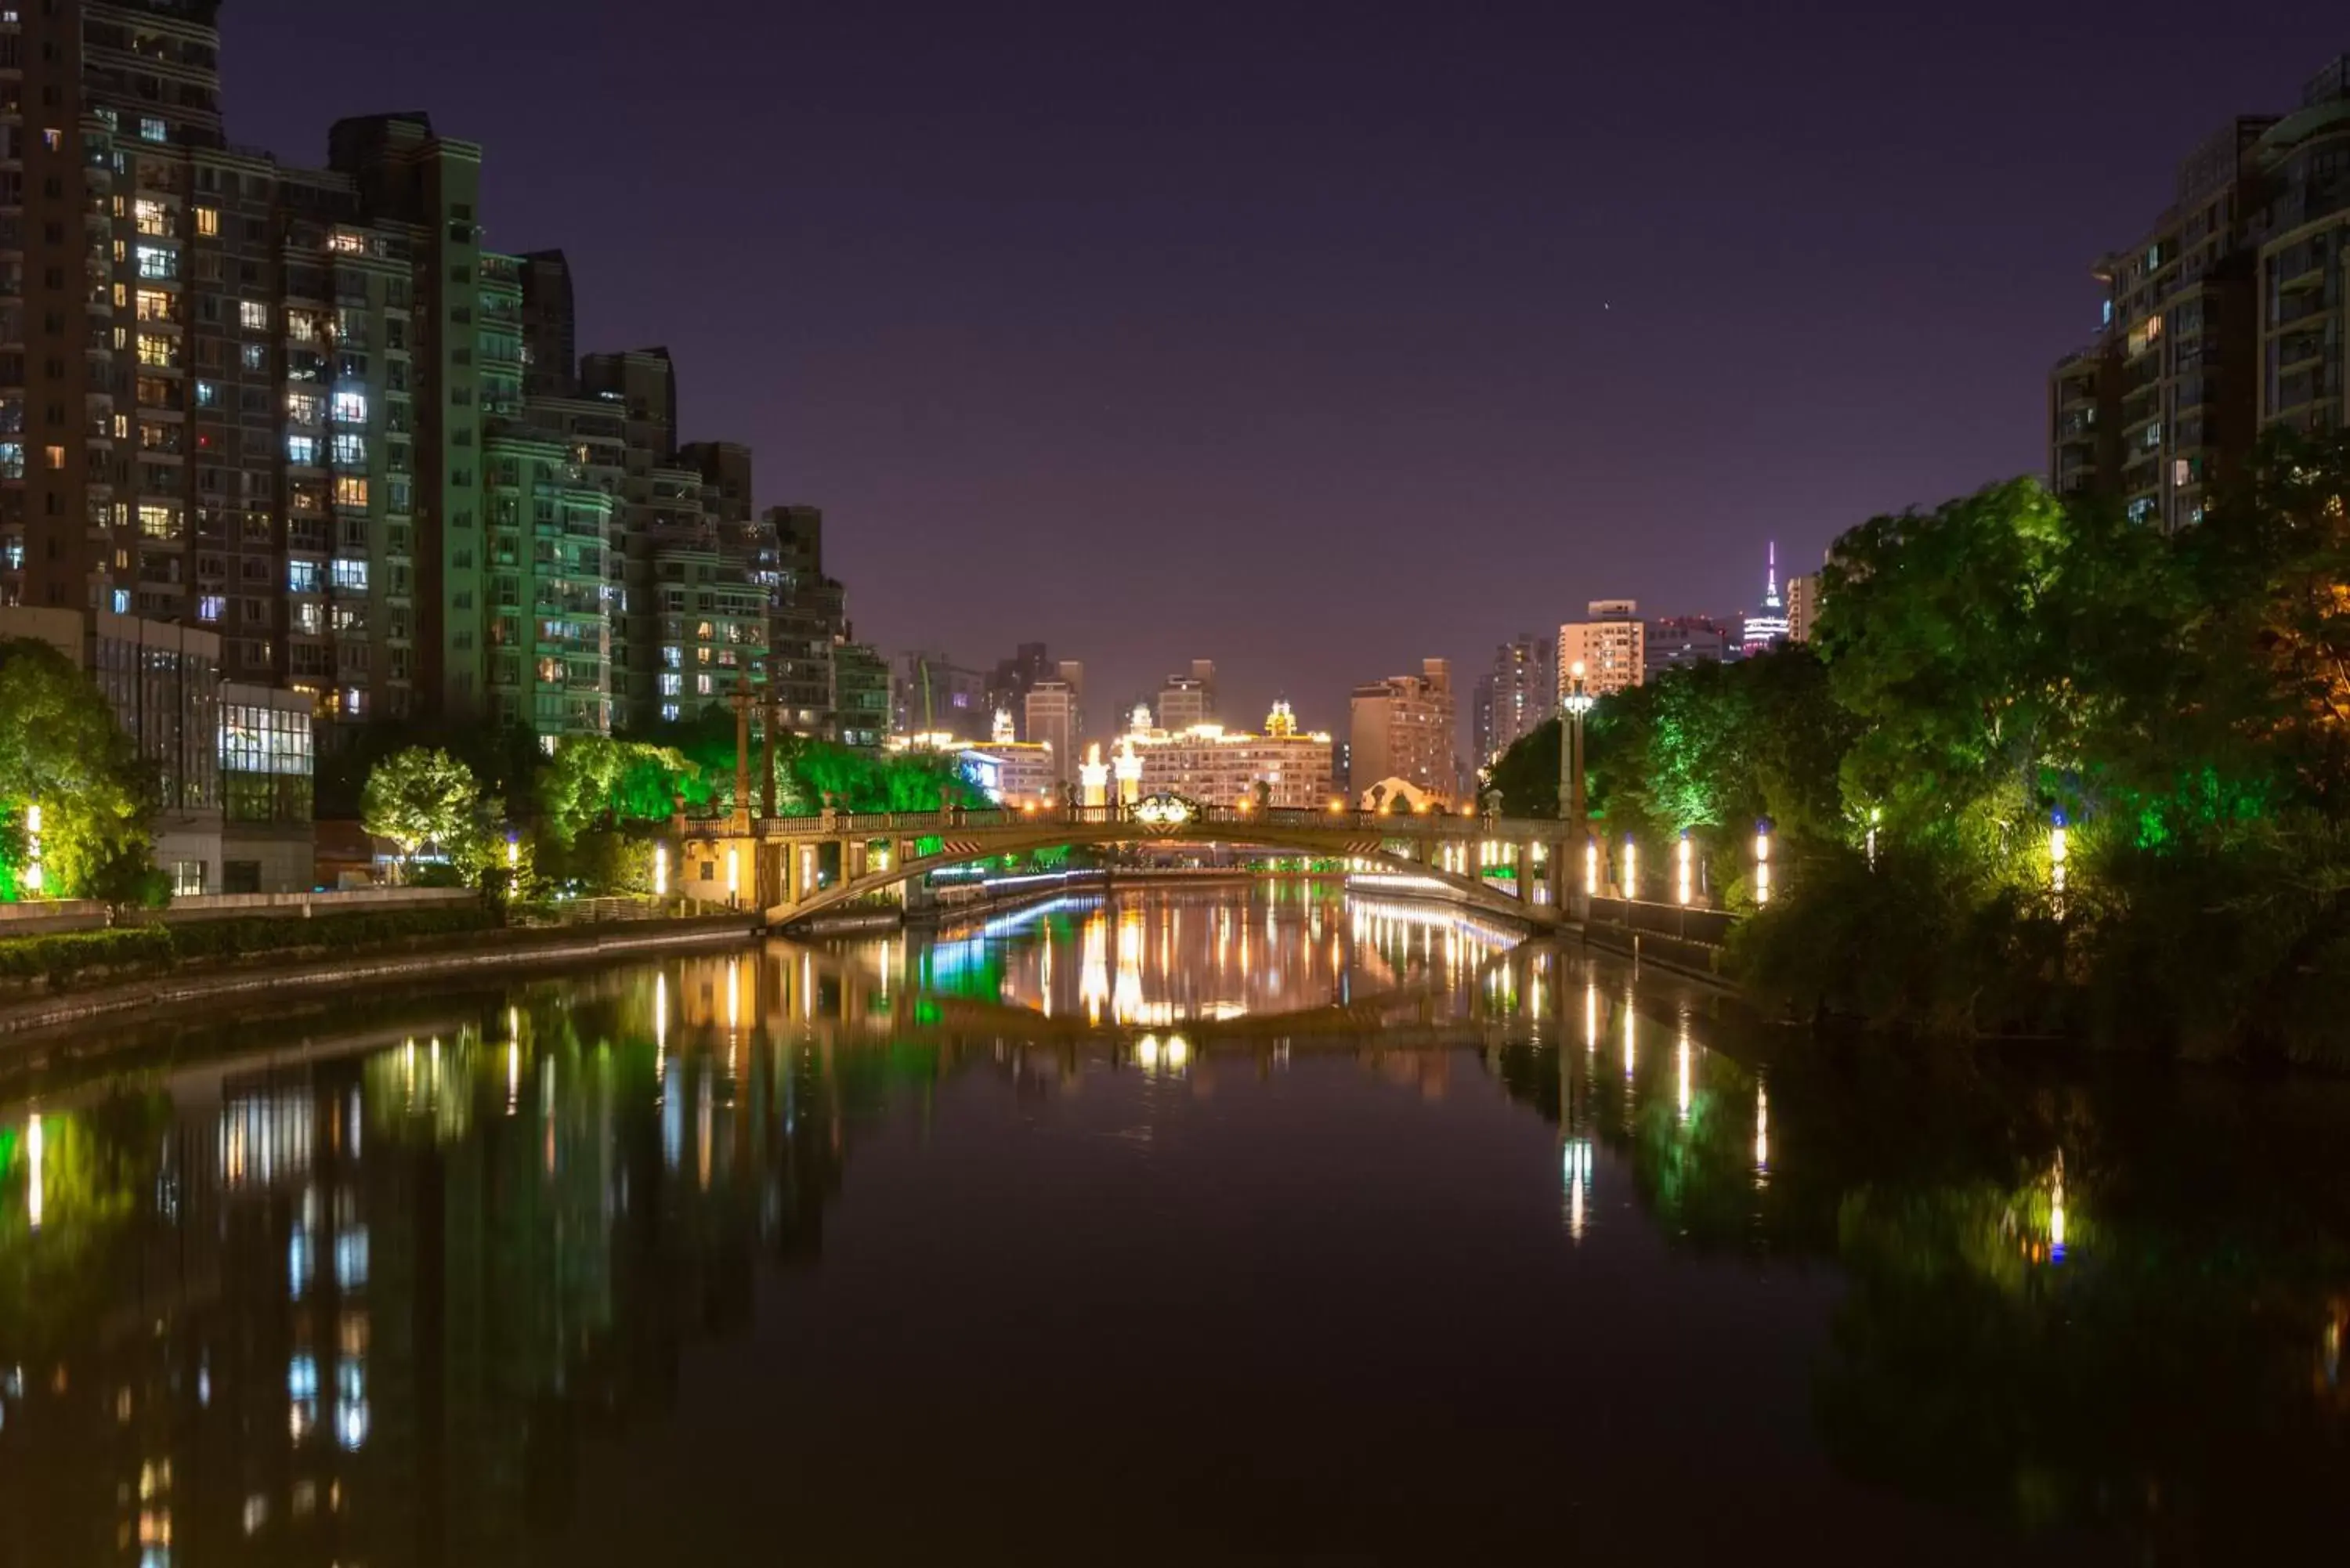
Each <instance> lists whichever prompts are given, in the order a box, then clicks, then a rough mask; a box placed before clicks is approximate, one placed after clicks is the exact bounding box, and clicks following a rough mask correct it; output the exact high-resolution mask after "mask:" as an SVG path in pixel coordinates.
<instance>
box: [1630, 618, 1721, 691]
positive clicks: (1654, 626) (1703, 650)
mask: <svg viewBox="0 0 2350 1568" xmlns="http://www.w3.org/2000/svg"><path fill="white" fill-rule="evenodd" d="M1736 646H1737V639H1736V637H1735V634H1733V633H1732V632H1731V628H1728V627H1726V626H1724V625H1722V624H1721V622H1720V621H1718V620H1715V619H1714V618H1711V616H1701V615H1677V616H1668V617H1666V618H1664V619H1662V620H1652V621H1650V622H1649V623H1648V637H1647V645H1646V647H1645V649H1643V651H1642V654H1641V660H1642V663H1643V665H1644V667H1645V672H1646V674H1647V677H1648V680H1655V679H1656V678H1657V677H1658V676H1659V674H1661V673H1663V672H1664V671H1665V670H1670V669H1672V668H1673V667H1674V666H1676V665H1681V664H1700V663H1703V662H1705V661H1706V660H1708V659H1712V660H1716V661H1719V660H1721V659H1727V658H1729V657H1730V655H1731V650H1732V649H1734V648H1735V647H1736Z"/></svg>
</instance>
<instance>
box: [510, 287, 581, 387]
mask: <svg viewBox="0 0 2350 1568" xmlns="http://www.w3.org/2000/svg"><path fill="white" fill-rule="evenodd" d="M517 260H518V261H519V262H520V264H521V265H520V268H519V272H520V275H521V283H522V395H523V397H524V399H525V400H529V399H532V398H576V397H577V396H578V395H579V343H578V336H577V322H576V318H575V316H574V313H573V309H572V303H571V264H570V263H569V262H568V261H567V260H566V259H565V258H564V254H563V253H562V252H561V251H526V252H525V253H524V254H522V255H521V256H520V257H518V258H517Z"/></svg>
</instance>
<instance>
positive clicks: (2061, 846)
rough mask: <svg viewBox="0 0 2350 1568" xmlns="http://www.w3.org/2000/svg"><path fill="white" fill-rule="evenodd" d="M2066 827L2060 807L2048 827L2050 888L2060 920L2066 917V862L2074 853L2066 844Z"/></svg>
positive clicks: (2050, 819) (2051, 817)
mask: <svg viewBox="0 0 2350 1568" xmlns="http://www.w3.org/2000/svg"><path fill="white" fill-rule="evenodd" d="M2064 826H2065V824H2064V810H2063V808H2061V807H2060V808H2058V809H2057V811H2056V812H2055V813H2054V815H2052V816H2050V818H2049V826H2048V887H2049V890H2050V891H2051V892H2053V893H2054V894H2055V895H2056V915H2057V918H2058V919H2063V918H2064V862H2065V860H2066V859H2067V858H2068V857H2070V855H2071V853H2072V846H2071V845H2070V844H2069V843H2067V842H2066V835H2065V832H2064Z"/></svg>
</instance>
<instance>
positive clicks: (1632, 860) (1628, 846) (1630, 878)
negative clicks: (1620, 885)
mask: <svg viewBox="0 0 2350 1568" xmlns="http://www.w3.org/2000/svg"><path fill="white" fill-rule="evenodd" d="M1639 896H1640V843H1639V840H1638V839H1636V838H1634V837H1633V836H1631V835H1630V834H1628V833H1627V834H1626V835H1625V836H1624V901H1625V902H1626V903H1627V904H1628V903H1631V902H1632V901H1633V900H1634V899H1636V898H1639Z"/></svg>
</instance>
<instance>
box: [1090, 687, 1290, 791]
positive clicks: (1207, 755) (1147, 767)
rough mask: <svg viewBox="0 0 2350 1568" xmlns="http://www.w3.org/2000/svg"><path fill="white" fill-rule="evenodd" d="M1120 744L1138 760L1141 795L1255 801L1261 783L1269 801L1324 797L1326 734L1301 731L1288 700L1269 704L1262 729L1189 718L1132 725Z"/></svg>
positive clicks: (1139, 714)
mask: <svg viewBox="0 0 2350 1568" xmlns="http://www.w3.org/2000/svg"><path fill="white" fill-rule="evenodd" d="M1137 716H1138V717H1141V716H1142V714H1141V713H1140V712H1139V711H1138V715H1137ZM1123 745H1125V746H1130V747H1132V749H1133V752H1134V754H1135V756H1137V757H1138V758H1139V759H1140V760H1141V763H1142V781H1141V786H1142V793H1143V794H1146V795H1150V794H1180V795H1181V796H1183V797H1184V798H1185V799H1187V800H1193V801H1197V802H1199V803H1200V804H1201V805H1240V804H1241V803H1242V802H1243V801H1246V802H1248V803H1249V804H1250V805H1255V804H1256V802H1257V798H1258V793H1257V786H1258V785H1259V784H1263V786H1264V798H1265V804H1266V805H1272V806H1275V807H1284V806H1285V807H1293V808H1296V809H1300V810H1317V809H1319V808H1321V807H1323V806H1326V805H1328V804H1329V803H1330V799H1331V794H1332V790H1333V787H1334V786H1333V785H1332V783H1331V770H1332V764H1333V762H1334V757H1333V752H1332V742H1331V739H1330V737H1329V735H1327V734H1326V733H1323V732H1319V731H1316V732H1311V733H1308V732H1301V731H1300V730H1299V729H1298V728H1297V720H1296V718H1295V716H1294V715H1293V714H1292V713H1291V712H1290V711H1289V704H1288V703H1286V702H1275V703H1274V705H1273V711H1272V713H1271V714H1269V715H1268V716H1267V717H1266V719H1265V722H1264V733H1263V734H1261V735H1258V734H1251V733H1249V732H1247V731H1245V730H1227V729H1225V728H1224V727H1223V726H1222V724H1194V725H1193V726H1191V728H1190V729H1188V730H1183V731H1180V732H1174V731H1169V730H1167V729H1164V728H1160V727H1157V726H1152V727H1147V728H1146V727H1144V726H1142V725H1140V724H1138V725H1136V726H1135V727H1134V729H1132V730H1131V731H1129V732H1128V733H1127V735H1126V736H1125V737H1124V738H1123Z"/></svg>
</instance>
